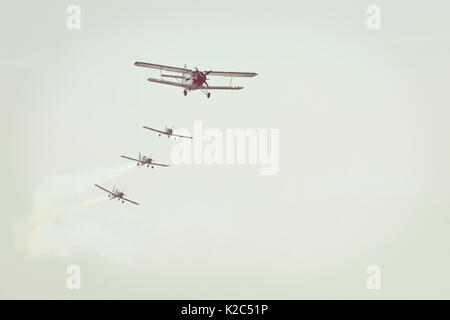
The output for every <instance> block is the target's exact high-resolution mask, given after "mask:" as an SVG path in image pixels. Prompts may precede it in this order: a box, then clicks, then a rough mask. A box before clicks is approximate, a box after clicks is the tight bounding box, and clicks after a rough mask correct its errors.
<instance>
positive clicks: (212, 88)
mask: <svg viewBox="0 0 450 320" xmlns="http://www.w3.org/2000/svg"><path fill="white" fill-rule="evenodd" d="M202 89H206V90H241V89H244V87H230V86H229V87H224V86H209V87H207V86H203V87H202Z"/></svg>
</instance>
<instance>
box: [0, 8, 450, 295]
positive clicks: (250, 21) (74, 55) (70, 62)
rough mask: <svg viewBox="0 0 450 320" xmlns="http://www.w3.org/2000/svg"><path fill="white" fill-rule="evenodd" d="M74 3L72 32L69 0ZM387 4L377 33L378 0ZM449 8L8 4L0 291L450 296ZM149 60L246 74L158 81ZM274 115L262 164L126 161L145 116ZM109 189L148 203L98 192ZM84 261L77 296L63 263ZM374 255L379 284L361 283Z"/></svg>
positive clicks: (217, 121)
mask: <svg viewBox="0 0 450 320" xmlns="http://www.w3.org/2000/svg"><path fill="white" fill-rule="evenodd" d="M71 4H75V5H78V6H80V8H81V29H80V30H68V29H67V27H66V20H67V17H68V14H67V13H66V9H67V7H68V6H69V5H71ZM372 4H376V5H378V6H379V7H380V9H381V29H379V30H369V29H368V28H367V26H366V20H367V18H368V15H367V13H366V9H367V7H368V6H369V5H372ZM449 10H450V5H449V4H448V1H431V2H424V1H406V0H401V1H395V2H394V1H377V2H371V1H350V0H345V1H330V0H328V1H323V0H322V1H314V2H311V1H298V0H297V1H276V2H274V1H246V2H243V1H226V2H224V1H220V2H219V1H196V2H191V1H174V2H164V1H123V2H111V1H95V2H94V1H86V0H77V1H49V0H45V1H40V2H39V3H38V2H36V3H34V2H33V3H31V2H29V1H10V2H9V3H8V4H4V5H3V10H2V13H3V16H2V18H1V19H0V33H1V38H2V46H1V47H2V48H1V50H0V64H1V69H2V72H1V73H0V86H1V87H2V94H1V108H2V115H3V116H2V117H1V118H0V119H1V120H0V121H1V123H0V124H1V126H0V130H1V141H2V146H3V151H4V152H3V156H2V157H1V160H0V162H1V163H0V168H1V169H0V170H1V172H2V178H3V179H2V180H3V181H2V184H1V187H0V188H1V189H0V190H1V194H2V196H3V197H2V198H3V204H2V210H1V211H0V212H1V213H0V230H1V231H0V249H1V263H0V272H1V274H2V277H3V279H2V281H1V284H0V298H8V299H10V298H26V299H30V298H31V299H48V298H56V299H72V298H73V299H78V298H83V299H106V298H113V299H117V298H124V299H128V298H133V299H241V298H245V299H252V298H253V299H310V298H338V299H345V298H357V299H362V298H369V299H392V298H406V299H409V298H426V299H428V298H446V299H448V298H450V279H449V277H448V270H449V268H450V257H449V249H450V248H449V246H450V232H449V231H450V223H449V222H450V219H449V213H450V200H449V199H450V197H449V192H450V182H449V181H450V180H449V178H450V165H449V163H450V151H449V150H450V148H449V142H448V141H449V136H450V130H449V128H448V119H449V116H450V111H449V109H448V107H449V105H450V99H449V96H448V83H449V82H448V75H449V71H450V63H449V59H448V57H449V55H450V33H449V31H450V20H449V19H448V12H449ZM135 61H147V62H152V63H157V64H165V65H171V66H176V67H182V66H183V65H184V64H187V65H188V67H190V68H194V67H198V68H199V69H200V70H210V69H214V70H223V71H249V72H257V73H258V76H256V77H255V78H251V79H234V80H233V84H235V85H243V86H244V87H245V88H244V89H243V90H241V91H236V92H228V91H222V92H219V91H215V92H213V93H212V96H211V98H210V99H207V98H206V97H205V96H204V95H203V94H202V93H200V92H191V93H190V94H188V96H187V97H184V96H183V94H182V89H180V88H176V87H169V86H163V85H159V84H155V83H149V82H148V81H146V78H148V77H149V76H158V72H157V71H156V72H155V71H152V70H146V69H143V68H137V67H135V66H134V65H133V64H134V62H135ZM197 120H198V121H201V122H202V123H203V126H204V127H205V128H214V129H218V130H223V131H224V130H226V129H236V128H243V129H256V130H258V129H279V132H280V138H279V157H280V164H279V169H280V170H279V173H278V174H277V175H273V176H262V175H260V174H259V169H260V166H258V165H173V166H171V167H169V168H156V169H155V170H151V169H147V168H136V166H135V165H134V164H133V163H129V162H128V161H127V160H125V159H122V158H120V155H122V154H125V155H130V156H136V155H137V153H138V152H142V153H143V154H148V153H152V155H153V156H154V158H155V159H156V160H159V161H161V162H170V161H171V150H172V148H173V146H175V144H176V142H174V141H169V140H168V139H167V138H165V137H161V138H158V137H157V135H156V134H152V133H151V132H148V131H146V130H144V129H142V125H149V126H153V127H156V128H158V127H161V128H162V127H164V125H165V124H169V125H172V124H174V125H175V128H186V129H189V130H191V129H192V128H193V125H194V121H197ZM94 183H99V184H101V185H104V186H106V187H109V188H112V187H113V185H117V186H119V187H120V188H122V187H124V188H125V192H126V194H127V196H128V197H129V198H130V199H132V200H136V201H138V202H140V203H141V204H142V205H141V206H133V205H131V204H129V205H126V204H124V205H122V204H119V203H117V202H116V201H114V202H113V201H103V199H104V198H106V194H104V193H102V192H101V191H100V190H98V189H96V188H95V187H94V186H93V184H94ZM69 265H79V266H80V268H81V277H82V280H81V289H80V290H78V291H76V290H75V291H74V290H68V289H67V287H66V279H67V277H68V275H67V274H66V268H67V267H68V266H69ZM369 265H377V266H379V267H380V269H381V284H382V287H381V289H380V290H369V289H368V288H367V287H366V280H367V278H368V274H367V273H366V269H367V267H368V266H369Z"/></svg>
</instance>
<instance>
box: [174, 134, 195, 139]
mask: <svg viewBox="0 0 450 320" xmlns="http://www.w3.org/2000/svg"><path fill="white" fill-rule="evenodd" d="M172 136H174V137H180V138H187V139H192V137H188V136H181V135H179V134H172Z"/></svg>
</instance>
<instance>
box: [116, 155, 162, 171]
mask: <svg viewBox="0 0 450 320" xmlns="http://www.w3.org/2000/svg"><path fill="white" fill-rule="evenodd" d="M121 157H122V158H125V159H129V160H133V161H137V166H138V167H139V166H145V165H147V168H148V167H149V166H152V169H153V168H154V166H161V167H169V165H168V164H162V163H156V162H153V159H152V156H151V155H150V157H146V156H143V157H141V153H140V152H139V159H135V158H131V157H127V156H121Z"/></svg>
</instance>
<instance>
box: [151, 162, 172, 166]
mask: <svg viewBox="0 0 450 320" xmlns="http://www.w3.org/2000/svg"><path fill="white" fill-rule="evenodd" d="M150 165H151V166H161V167H170V165H168V164H162V163H156V162H152V163H150Z"/></svg>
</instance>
